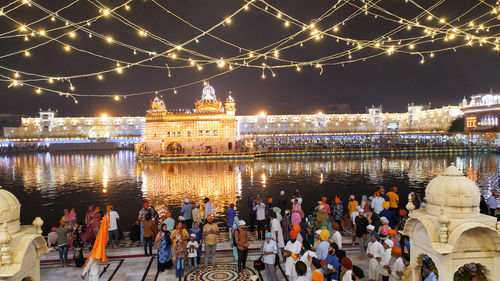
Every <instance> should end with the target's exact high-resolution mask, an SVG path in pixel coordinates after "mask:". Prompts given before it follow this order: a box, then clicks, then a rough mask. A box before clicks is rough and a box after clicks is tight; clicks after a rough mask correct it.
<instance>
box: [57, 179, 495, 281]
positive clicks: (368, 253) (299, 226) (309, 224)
mask: <svg viewBox="0 0 500 281" xmlns="http://www.w3.org/2000/svg"><path fill="white" fill-rule="evenodd" d="M481 197H482V196H481ZM328 199H330V200H331V201H329V200H328ZM342 199H345V200H346V202H345V203H344V202H343V200H342ZM303 200H304V199H303V197H302V195H301V194H300V192H299V191H298V190H296V192H295V193H294V194H293V195H292V196H290V197H287V196H286V194H285V192H284V191H281V192H280V195H279V197H278V198H267V200H264V198H261V197H260V196H259V195H256V196H252V195H250V196H248V198H247V206H246V207H248V211H249V216H248V218H247V221H248V223H247V221H245V220H243V219H241V218H239V216H238V212H237V210H236V206H235V205H234V204H230V205H229V206H228V207H227V212H226V219H227V229H228V230H229V232H228V238H229V242H230V246H231V247H232V248H233V255H234V258H235V261H236V262H237V267H238V272H239V274H240V275H243V274H244V273H245V271H246V267H247V256H248V250H249V243H250V241H251V240H253V239H254V238H253V237H254V236H253V234H255V232H257V233H256V235H255V236H256V237H255V238H256V239H257V240H262V244H261V246H260V254H261V257H260V258H259V261H260V262H262V263H263V265H264V266H263V268H262V269H263V270H264V271H265V276H266V277H265V280H266V281H277V280H279V279H278V276H279V274H278V270H277V268H279V269H280V270H281V272H282V274H283V275H284V276H286V279H287V280H289V281H305V280H308V281H311V280H313V281H322V280H342V281H347V280H360V279H363V278H365V277H367V278H368V279H369V280H375V281H380V280H382V281H386V280H391V281H396V280H403V279H405V276H407V275H408V274H409V271H408V270H407V267H408V265H409V262H410V250H411V244H410V241H409V238H408V237H406V236H403V235H402V234H401V233H400V232H398V231H399V230H402V229H403V228H404V225H405V223H406V220H407V218H408V217H407V210H406V209H405V208H402V206H403V205H402V202H400V198H399V194H398V188H397V187H392V188H391V189H390V190H389V191H388V192H387V193H386V190H385V189H384V188H380V189H379V190H377V191H376V192H374V193H373V195H370V196H367V195H363V196H361V199H360V200H359V201H358V199H357V198H356V196H354V195H350V196H349V197H346V198H342V195H340V194H339V195H335V196H334V197H333V198H327V197H321V200H320V201H318V202H317V205H316V207H315V208H314V210H313V211H312V212H311V214H307V215H306V214H305V211H304V210H303V208H302V203H303ZM409 200H410V201H411V203H412V204H413V205H414V206H415V208H417V209H418V208H425V205H426V201H425V198H421V197H420V195H419V194H415V193H413V192H412V193H410V196H409ZM499 200H500V197H499V194H498V192H493V193H492V195H491V196H490V197H488V198H487V199H485V198H484V197H482V198H481V204H480V209H481V212H483V213H486V214H489V215H493V216H494V215H497V216H498V215H499V214H500V212H499V211H498V209H499V208H500V202H499ZM404 203H407V202H404ZM405 206H406V204H405ZM102 216H105V217H106V220H103V221H106V228H107V231H106V233H107V235H108V239H107V242H108V247H109V248H117V247H118V245H119V244H118V242H119V237H120V233H119V230H118V221H119V219H120V217H119V215H118V213H117V212H116V211H115V210H114V209H113V206H112V205H108V206H107V207H106V212H105V213H102V212H101V210H100V208H99V207H95V208H94V207H93V206H90V207H89V208H88V210H87V213H86V215H85V218H84V224H78V218H77V214H76V212H75V210H74V209H71V210H67V209H65V210H64V213H63V216H62V218H61V220H60V226H59V227H58V228H53V229H52V231H51V232H50V233H49V235H48V241H47V242H48V244H49V246H52V245H57V246H58V249H59V254H60V265H61V266H62V267H64V266H68V257H67V256H68V249H70V248H73V249H74V260H75V264H76V266H79V267H81V266H83V265H84V264H85V260H84V257H83V251H82V250H83V245H84V242H87V243H89V244H90V246H91V247H92V245H93V243H94V241H95V239H96V235H98V233H100V231H99V227H101V218H102ZM219 235H220V229H219V225H218V223H216V222H215V221H214V217H213V215H212V204H211V203H210V199H209V198H205V199H204V200H203V203H202V204H195V203H192V202H190V200H189V199H188V198H185V199H184V201H183V204H182V207H181V209H180V213H179V216H177V217H176V218H175V217H173V215H172V211H171V210H167V211H166V212H165V213H164V214H162V215H160V214H159V213H158V212H157V211H156V210H155V208H154V207H153V206H151V205H149V204H148V203H144V204H143V206H142V208H141V209H140V210H139V212H138V217H137V221H136V222H135V223H134V226H133V227H132V229H131V232H130V239H132V240H140V241H141V243H142V245H143V247H144V254H145V255H146V256H151V255H153V247H154V249H155V250H156V252H157V270H158V271H159V272H164V271H165V270H167V269H171V268H175V274H176V277H177V278H179V280H181V279H182V278H183V277H184V274H185V271H186V269H185V266H187V270H188V271H189V272H191V271H195V272H198V269H199V265H200V260H201V258H202V249H204V265H205V266H209V265H215V263H216V249H217V244H218V241H219V239H218V238H219ZM344 236H345V238H346V239H344V238H343V237H344ZM351 237H352V240H351ZM346 244H347V245H348V246H354V245H356V246H357V247H359V255H358V254H356V257H355V258H353V257H352V256H351V257H348V255H347V252H346V251H345V250H344V247H345V246H346ZM351 255H354V254H351ZM364 260H367V263H368V269H367V271H363V269H362V268H361V267H360V266H357V265H356V263H357V262H361V261H364ZM282 263H283V264H284V270H283V269H282V268H281V264H282ZM365 270H366V268H365ZM421 274H422V280H424V281H434V280H438V279H437V278H438V273H437V271H436V270H435V267H434V266H433V262H432V260H430V259H427V258H424V260H423V268H422V272H421Z"/></svg>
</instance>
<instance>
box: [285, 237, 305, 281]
mask: <svg viewBox="0 0 500 281" xmlns="http://www.w3.org/2000/svg"><path fill="white" fill-rule="evenodd" d="M297 236H298V233H297V231H293V230H292V231H290V241H288V243H286V245H285V249H284V251H283V256H284V257H285V258H286V260H285V274H286V275H287V276H288V279H289V280H295V278H296V277H297V273H296V272H295V260H294V259H293V256H296V257H298V256H299V255H300V250H302V243H301V242H299V241H298V240H297Z"/></svg>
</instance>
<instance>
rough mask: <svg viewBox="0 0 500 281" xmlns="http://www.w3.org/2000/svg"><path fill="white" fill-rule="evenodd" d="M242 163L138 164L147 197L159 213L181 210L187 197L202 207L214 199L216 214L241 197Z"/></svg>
mask: <svg viewBox="0 0 500 281" xmlns="http://www.w3.org/2000/svg"><path fill="white" fill-rule="evenodd" d="M237 165H238V164H235V163H232V162H202V163H160V162H149V163H147V165H146V164H145V163H144V162H138V163H137V173H138V175H140V176H141V177H142V183H143V184H142V190H143V196H144V197H145V198H146V199H147V201H148V202H150V203H151V204H152V205H154V206H156V207H157V208H156V209H157V211H159V212H160V213H162V212H164V211H165V210H166V209H167V208H172V207H180V206H181V203H182V201H183V200H184V198H189V199H190V201H191V202H193V203H196V204H202V202H203V198H205V197H208V198H210V202H211V203H212V205H213V211H214V212H215V214H220V213H222V212H224V208H225V207H226V206H227V205H228V204H229V203H231V202H235V201H236V197H237V196H239V195H240V194H241V189H242V179H241V172H240V170H239V168H238V167H237Z"/></svg>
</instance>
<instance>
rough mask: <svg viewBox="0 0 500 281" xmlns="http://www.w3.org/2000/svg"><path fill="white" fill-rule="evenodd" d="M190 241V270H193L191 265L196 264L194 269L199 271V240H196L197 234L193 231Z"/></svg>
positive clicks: (188, 247)
mask: <svg viewBox="0 0 500 281" xmlns="http://www.w3.org/2000/svg"><path fill="white" fill-rule="evenodd" d="M190 239H191V240H189V242H188V243H187V252H188V261H189V262H188V266H189V271H191V267H192V266H194V270H195V271H196V272H198V262H197V258H198V247H199V245H198V242H196V234H194V233H191V235H190Z"/></svg>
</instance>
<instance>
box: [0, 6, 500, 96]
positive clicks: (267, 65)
mask: <svg viewBox="0 0 500 281" xmlns="http://www.w3.org/2000/svg"><path fill="white" fill-rule="evenodd" d="M131 1H132V0H130V1H127V2H125V4H121V5H119V6H117V7H115V8H113V9H109V10H108V9H107V8H104V10H101V15H99V16H98V17H96V18H95V20H97V19H99V18H101V17H103V16H111V17H113V18H115V19H117V20H118V21H120V22H121V23H123V24H125V25H127V26H129V27H130V28H132V29H133V30H134V31H135V32H137V33H138V34H139V35H140V36H143V37H148V38H152V39H153V40H155V41H157V42H160V43H162V44H164V45H166V46H168V47H169V49H168V50H166V51H162V52H155V51H149V50H146V49H143V48H138V47H137V46H134V45H132V44H127V43H124V42H122V41H118V40H115V39H114V38H113V37H111V36H110V35H108V36H106V35H103V34H101V33H99V32H96V31H94V30H92V29H90V28H88V27H87V26H85V25H86V24H88V23H90V22H88V23H87V22H85V23H84V22H71V21H69V20H68V19H65V18H63V17H60V16H59V15H57V12H53V11H50V10H48V9H45V8H44V7H42V6H40V5H39V4H37V3H35V2H32V1H29V2H30V5H33V6H35V7H37V8H39V9H40V10H42V11H44V12H46V13H47V16H45V17H44V18H43V19H48V18H49V15H52V16H50V17H55V18H57V19H58V20H60V21H63V22H66V26H64V27H58V28H59V29H57V30H61V29H63V28H72V31H70V32H68V33H65V34H61V35H58V36H55V37H52V36H48V35H47V33H45V35H44V37H45V38H46V39H47V40H46V41H45V42H43V43H40V44H38V45H35V46H33V47H29V48H27V49H24V50H19V51H17V52H15V53H11V54H8V55H9V56H10V55H13V54H20V53H23V52H24V55H25V56H27V57H29V56H31V52H30V51H31V50H32V49H31V48H37V47H41V46H44V45H45V44H48V43H49V42H56V43H58V44H60V45H63V46H64V47H63V48H64V50H66V51H70V50H75V51H78V52H82V53H86V54H89V55H92V56H95V57H97V58H100V59H105V60H108V61H112V62H114V63H116V66H113V67H112V68H109V69H103V70H101V71H96V72H91V73H82V74H72V75H63V76H61V75H45V74H37V73H30V72H27V71H22V70H15V69H12V68H9V67H5V66H0V69H3V70H5V71H8V72H10V73H14V74H15V75H14V78H11V77H10V76H7V75H1V77H2V78H3V79H2V81H5V82H10V84H9V87H15V86H20V85H26V86H29V87H33V88H35V89H40V90H44V91H48V92H54V93H58V94H60V95H66V96H71V97H84V96H92V97H110V95H109V94H82V93H71V94H68V93H66V92H62V91H58V90H53V89H47V88H40V87H38V86H36V85H35V84H31V82H38V81H49V83H51V82H50V81H54V80H56V81H66V82H68V84H70V88H74V87H73V85H72V83H71V81H70V79H77V78H86V77H90V76H96V77H97V78H98V79H99V80H102V77H103V75H104V74H106V73H110V72H117V73H121V72H123V71H124V69H126V68H130V67H135V66H141V67H149V68H158V69H167V70H168V71H169V74H170V70H171V69H172V70H173V69H183V68H194V69H198V70H202V69H203V67H204V66H205V65H209V64H217V65H218V66H219V68H225V67H226V66H227V67H228V68H227V69H223V71H222V72H219V73H217V74H215V75H212V76H208V77H207V78H205V79H200V80H197V81H195V82H190V83H186V84H182V85H178V86H175V87H169V88H165V89H160V90H151V91H145V92H140V93H129V94H123V95H118V96H119V97H120V98H121V97H126V96H134V95H142V94H151V93H154V92H165V91H170V90H175V89H179V88H183V87H187V86H189V85H193V84H196V83H200V82H202V81H207V80H209V79H212V78H215V77H218V76H220V75H224V74H226V73H228V72H230V71H232V70H235V69H239V68H241V67H247V68H259V69H262V75H261V76H262V78H265V77H266V76H265V72H266V70H268V71H270V72H271V73H272V75H273V77H274V76H276V75H275V72H274V71H273V69H281V68H296V69H297V70H298V71H300V67H302V66H313V67H315V68H318V69H320V70H321V72H320V73H322V72H323V68H322V67H323V66H326V65H344V64H345V63H352V62H357V61H365V60H366V59H370V58H374V57H377V56H380V55H382V54H390V55H391V54H394V53H405V54H410V55H419V56H420V57H422V60H421V62H422V63H423V61H424V57H423V55H424V54H430V56H431V57H432V56H434V53H437V52H442V51H449V50H456V49H457V48H461V47H465V46H471V45H472V44H470V43H471V42H473V40H477V41H479V42H480V45H482V44H494V45H495V46H496V48H497V49H498V38H496V37H495V36H497V35H496V34H495V35H489V36H481V37H479V36H474V35H472V34H470V31H473V30H474V29H476V31H477V28H479V27H474V26H470V24H469V25H466V24H463V25H456V26H454V25H452V22H453V21H455V20H457V19H460V17H457V18H456V19H455V20H450V21H447V20H444V19H443V18H438V17H437V16H436V15H434V14H433V13H432V10H433V9H434V8H435V7H437V6H439V5H441V4H442V3H443V2H444V0H443V1H438V2H436V3H435V5H433V6H431V7H430V8H424V7H422V6H420V5H418V4H417V3H415V2H414V1H412V0H408V1H409V2H411V3H412V4H413V5H415V6H418V8H419V9H421V10H422V11H423V12H422V13H421V14H419V15H418V16H416V17H415V18H413V19H411V20H410V19H405V18H403V17H400V16H398V15H396V14H394V13H392V12H390V11H387V10H386V9H384V8H382V7H380V6H379V5H378V4H377V2H378V1H367V2H365V4H364V5H362V6H359V5H357V4H355V3H351V1H349V0H347V1H339V2H337V4H339V3H340V4H339V5H337V4H335V5H334V6H332V7H331V8H330V9H328V10H327V11H326V12H325V13H324V14H323V15H322V16H321V17H318V18H317V19H316V20H315V21H313V23H311V24H305V23H303V22H301V21H300V20H298V19H295V18H294V17H292V16H290V15H288V14H287V13H284V12H283V11H281V10H279V9H277V8H275V7H274V6H272V5H270V4H269V3H267V2H266V1H265V0H259V1H257V2H256V1H246V2H245V5H244V6H242V7H241V8H240V9H238V10H237V11H236V12H235V13H233V14H231V15H230V16H228V17H227V18H225V19H224V20H222V21H220V22H219V23H217V24H216V25H214V26H212V27H211V28H209V29H207V30H206V31H203V29H200V28H198V27H196V26H195V25H193V24H191V23H190V22H189V21H187V20H185V19H183V18H182V17H180V16H177V15H175V14H174V13H172V12H171V11H170V10H168V9H166V8H164V9H163V10H164V11H165V12H167V13H169V14H171V15H174V17H176V18H177V19H179V20H181V21H182V22H183V23H185V24H187V25H189V26H190V27H192V28H194V29H196V30H197V31H198V32H200V34H199V35H197V36H195V37H193V38H191V39H189V40H187V41H185V42H184V43H182V44H179V45H176V44H173V43H172V42H171V41H170V40H167V39H165V38H163V37H161V36H158V35H156V34H154V33H153V32H151V31H149V30H146V29H143V28H142V27H140V26H139V25H136V24H134V23H133V22H131V21H130V20H128V19H127V18H126V17H124V16H122V15H120V14H119V13H118V12H115V11H116V9H118V8H121V7H126V6H128V3H130V2H131ZM408 1H407V2H408ZM26 2H28V1H26ZM75 2H77V1H75ZM89 2H90V3H92V4H93V5H94V6H96V7H101V9H103V8H102V7H104V6H103V5H102V4H101V3H100V2H99V1H95V3H94V2H93V1H89ZM152 2H153V3H155V4H156V5H157V6H159V7H163V6H162V5H160V4H159V3H157V2H156V1H155V0H153V1H152ZM341 2H342V3H341ZM13 3H14V2H13ZM72 3H74V2H72ZM259 3H263V4H264V5H266V6H265V8H262V7H260V6H259ZM11 4H12V3H11ZM70 4H71V3H70ZM347 4H348V5H350V6H352V7H355V8H356V10H355V12H353V13H352V14H350V15H349V16H348V17H347V18H346V19H344V20H343V21H340V22H339V25H341V24H342V25H344V24H345V23H346V22H348V21H349V20H352V19H354V18H355V17H356V16H358V15H359V14H362V13H365V14H370V15H372V16H374V17H375V18H381V19H383V20H386V21H390V22H392V23H396V24H398V25H399V26H398V27H397V28H395V29H393V30H391V31H389V32H387V33H385V34H384V35H382V36H379V37H377V38H375V39H354V38H348V37H343V36H339V35H337V34H336V32H337V31H338V29H339V26H338V25H335V26H333V27H330V28H326V29H320V28H317V27H316V24H317V23H318V22H320V21H321V20H323V19H325V18H327V17H328V16H330V15H332V14H333V13H334V12H335V11H337V10H338V9H340V8H341V7H344V6H345V5H347ZM481 4H485V3H484V1H480V2H479V3H477V4H476V5H474V6H473V7H472V8H470V9H469V10H467V12H466V13H468V12H470V11H472V10H474V9H475V8H476V7H478V6H479V5H481ZM9 5H10V4H9ZM249 5H250V6H252V7H256V8H257V9H259V10H261V11H265V12H266V13H268V14H271V15H273V16H274V17H276V18H278V19H280V20H282V21H283V25H284V26H285V27H288V26H290V25H294V26H297V27H299V28H300V29H299V31H297V32H295V33H294V34H292V35H290V36H287V37H285V38H282V39H280V40H278V41H275V42H273V43H271V44H268V45H266V46H264V47H262V48H259V49H255V50H252V49H250V48H246V47H244V46H240V45H239V44H234V43H232V42H229V41H227V40H224V39H222V38H220V37H218V36H215V35H213V34H212V33H211V31H213V30H214V29H215V28H217V27H220V26H225V25H228V24H230V23H231V21H232V20H233V17H234V16H235V15H237V14H238V13H239V12H241V11H244V10H248V9H249ZM4 8H5V6H4ZM269 9H271V10H272V11H273V12H270V11H269ZM373 10H375V11H377V12H374V11H373ZM2 11H3V10H2ZM105 11H107V12H105ZM494 11H496V8H494V7H493V8H492V12H491V13H488V14H496V13H494ZM104 14H106V15H104ZM386 15H387V16H386ZM424 16H426V17H427V18H428V20H429V21H430V20H432V19H438V22H439V23H440V24H441V26H439V27H433V26H428V25H423V24H421V23H420V22H419V19H421V18H422V17H424ZM482 17H486V14H482V15H480V16H479V17H477V18H476V19H474V21H476V20H478V19H481V18H482ZM6 18H7V19H9V20H12V21H13V22H16V23H17V24H19V25H20V26H22V25H21V24H20V23H19V22H18V21H17V20H15V19H14V18H12V17H10V16H8V15H7V16H6ZM495 18H496V16H495ZM495 18H488V19H486V20H484V21H483V22H481V23H480V25H481V26H482V27H481V30H482V29H487V31H489V29H490V28H494V27H497V26H498V24H493V25H489V26H488V25H486V24H487V23H489V22H491V21H493V20H494V19H495ZM40 21H43V20H42V19H39V20H37V21H35V22H34V23H37V22H40ZM471 22H472V21H471ZM32 24H33V23H31V24H27V25H24V29H25V30H21V31H22V32H25V33H26V32H29V31H32V33H33V32H35V31H34V30H32V29H31V28H30V26H31V25H32ZM408 27H409V28H408ZM413 27H418V28H421V29H423V30H425V32H424V33H425V34H424V35H421V36H412V37H408V36H407V37H402V38H391V36H394V35H395V34H397V33H399V32H401V31H402V30H404V29H405V28H406V29H411V28H413ZM50 31H51V32H52V31H53V30H50ZM78 31H81V32H84V33H86V34H88V35H89V37H90V36H95V37H97V38H100V39H103V40H105V41H107V42H108V43H113V44H116V45H117V46H121V47H125V48H129V49H131V50H133V51H134V53H135V52H140V53H143V54H147V55H148V57H147V58H144V59H141V60H138V61H134V62H130V61H125V60H118V59H116V58H111V57H108V56H104V55H101V54H99V53H95V52H92V51H89V50H85V49H83V48H79V47H77V46H73V45H70V44H67V43H65V42H64V41H62V40H60V39H62V38H64V37H65V36H68V37H71V36H72V34H75V35H74V36H76V33H77V32H78ZM141 31H142V35H141ZM306 31H307V32H310V34H309V35H308V36H307V37H306V38H304V39H301V40H295V39H296V38H297V36H299V35H300V34H302V33H305V32H306ZM37 32H38V33H39V31H37ZM47 32H48V31H47ZM4 34H5V33H4ZM35 34H36V33H35ZM205 35H208V36H210V37H211V38H214V39H216V40H217V41H219V42H221V43H224V44H226V45H228V46H232V47H234V48H237V49H238V51H239V52H241V51H244V52H245V54H239V55H236V56H233V57H228V58H225V59H223V58H216V57H213V56H210V55H207V54H203V53H200V52H198V51H195V50H193V49H191V48H187V47H186V46H187V45H188V44H190V43H192V42H196V41H197V40H198V39H199V38H201V37H202V36H205ZM19 36H27V35H23V34H19ZM323 36H327V37H330V38H333V39H335V40H337V42H338V41H343V42H345V43H346V45H347V46H349V45H352V46H353V47H352V48H348V49H346V50H342V51H338V52H335V53H333V54H329V55H325V56H322V57H319V58H315V59H311V60H304V61H299V60H295V59H287V58H285V57H282V56H280V55H279V54H280V52H282V51H285V50H288V49H291V48H293V47H296V46H299V45H300V46H303V44H304V43H306V42H309V41H311V40H320V39H322V38H323ZM450 37H452V38H450ZM456 37H463V38H466V39H467V43H465V44H460V43H457V44H456V45H454V46H447V47H439V48H435V47H434V48H429V49H422V50H419V51H418V52H417V51H414V49H415V48H416V47H417V46H421V45H425V44H427V43H435V42H442V41H448V40H452V39H454V38H456ZM0 38H2V37H1V35H0ZM5 38H7V37H5ZM9 38H10V37H9ZM109 38H111V39H109ZM2 39H3V38H2ZM110 41H111V42H110ZM290 41H293V42H292V43H289V42H290ZM495 41H496V42H495ZM396 42H397V43H396ZM366 48H371V49H374V50H380V52H376V53H374V54H367V55H364V56H360V57H358V58H352V56H353V54H355V53H356V52H360V51H361V50H365V49H366ZM181 51H182V53H185V54H190V55H193V57H194V59H193V58H191V57H189V58H187V57H184V56H181V55H180V53H181ZM174 52H178V53H179V54H177V53H174ZM173 55H175V56H174V57H173ZM3 57H4V56H0V58H3ZM158 57H164V58H169V59H172V60H175V61H177V63H175V64H173V65H168V64H166V65H165V66H164V65H157V64H149V63H148V62H150V61H152V60H153V59H155V58H158ZM268 57H269V58H272V59H273V60H272V62H267V61H266V60H267V58H268ZM345 57H347V59H345ZM262 59H263V60H264V61H266V62H262ZM179 63H182V64H179ZM253 63H255V64H253ZM233 66H234V67H233ZM20 75H23V76H28V77H35V78H28V79H18V78H20V77H19V76H20ZM16 76H17V77H16ZM113 96H116V95H113ZM75 101H76V98H75Z"/></svg>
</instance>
